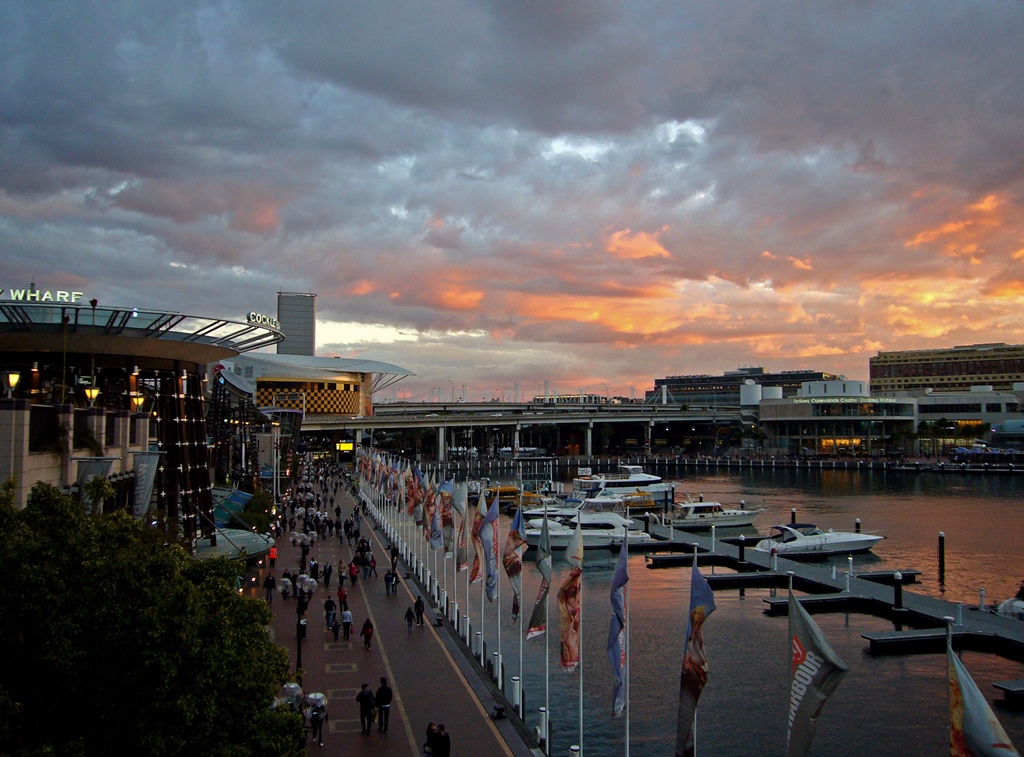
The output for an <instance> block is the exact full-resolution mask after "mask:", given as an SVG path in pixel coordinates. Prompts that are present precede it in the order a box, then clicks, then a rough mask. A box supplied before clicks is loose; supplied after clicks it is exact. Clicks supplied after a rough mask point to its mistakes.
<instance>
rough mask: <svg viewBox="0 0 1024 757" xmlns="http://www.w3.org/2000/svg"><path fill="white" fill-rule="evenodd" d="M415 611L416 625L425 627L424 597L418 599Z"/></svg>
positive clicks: (414, 606) (414, 605) (414, 607)
mask: <svg viewBox="0 0 1024 757" xmlns="http://www.w3.org/2000/svg"><path fill="white" fill-rule="evenodd" d="M413 609H414V610H416V625H418V626H422V625H423V597H416V602H415V604H413Z"/></svg>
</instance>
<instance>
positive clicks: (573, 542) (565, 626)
mask: <svg viewBox="0 0 1024 757" xmlns="http://www.w3.org/2000/svg"><path fill="white" fill-rule="evenodd" d="M565 558H566V560H568V561H569V564H570V565H571V566H572V568H571V569H570V570H569V575H568V576H567V577H566V579H565V581H564V582H563V583H562V588H560V589H559V590H558V620H559V622H560V624H561V625H560V628H561V631H562V670H563V672H565V673H572V672H573V671H574V670H576V667H577V666H578V665H579V664H580V612H581V611H582V607H581V602H580V591H581V589H582V575H583V531H582V530H581V529H580V524H579V522H577V523H576V530H575V531H574V532H573V535H572V537H571V538H570V539H569V546H568V547H566V549H565Z"/></svg>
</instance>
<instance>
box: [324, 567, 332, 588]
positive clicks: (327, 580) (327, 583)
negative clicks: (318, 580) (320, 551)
mask: <svg viewBox="0 0 1024 757" xmlns="http://www.w3.org/2000/svg"><path fill="white" fill-rule="evenodd" d="M333 574H334V566H333V565H331V564H330V563H327V564H326V565H325V566H324V570H323V575H324V588H325V589H330V588H331V576H332V575H333Z"/></svg>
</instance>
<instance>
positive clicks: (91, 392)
mask: <svg viewBox="0 0 1024 757" xmlns="http://www.w3.org/2000/svg"><path fill="white" fill-rule="evenodd" d="M99 304H100V301H99V300H97V299H96V298H95V297H93V298H92V299H91V300H89V307H90V308H91V309H92V337H91V339H92V348H91V349H92V359H91V363H90V367H89V380H90V381H91V382H92V385H91V386H90V387H89V388H88V389H86V390H85V396H86V397H88V398H89V407H93V404H94V403H95V402H96V395H98V394H99V393H100V390H99V389H97V388H96V306H97V305H99Z"/></svg>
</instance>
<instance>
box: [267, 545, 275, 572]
mask: <svg viewBox="0 0 1024 757" xmlns="http://www.w3.org/2000/svg"><path fill="white" fill-rule="evenodd" d="M267 557H269V558H270V567H271V568H274V567H277V547H271V548H270V551H269V552H268V553H267Z"/></svg>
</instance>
